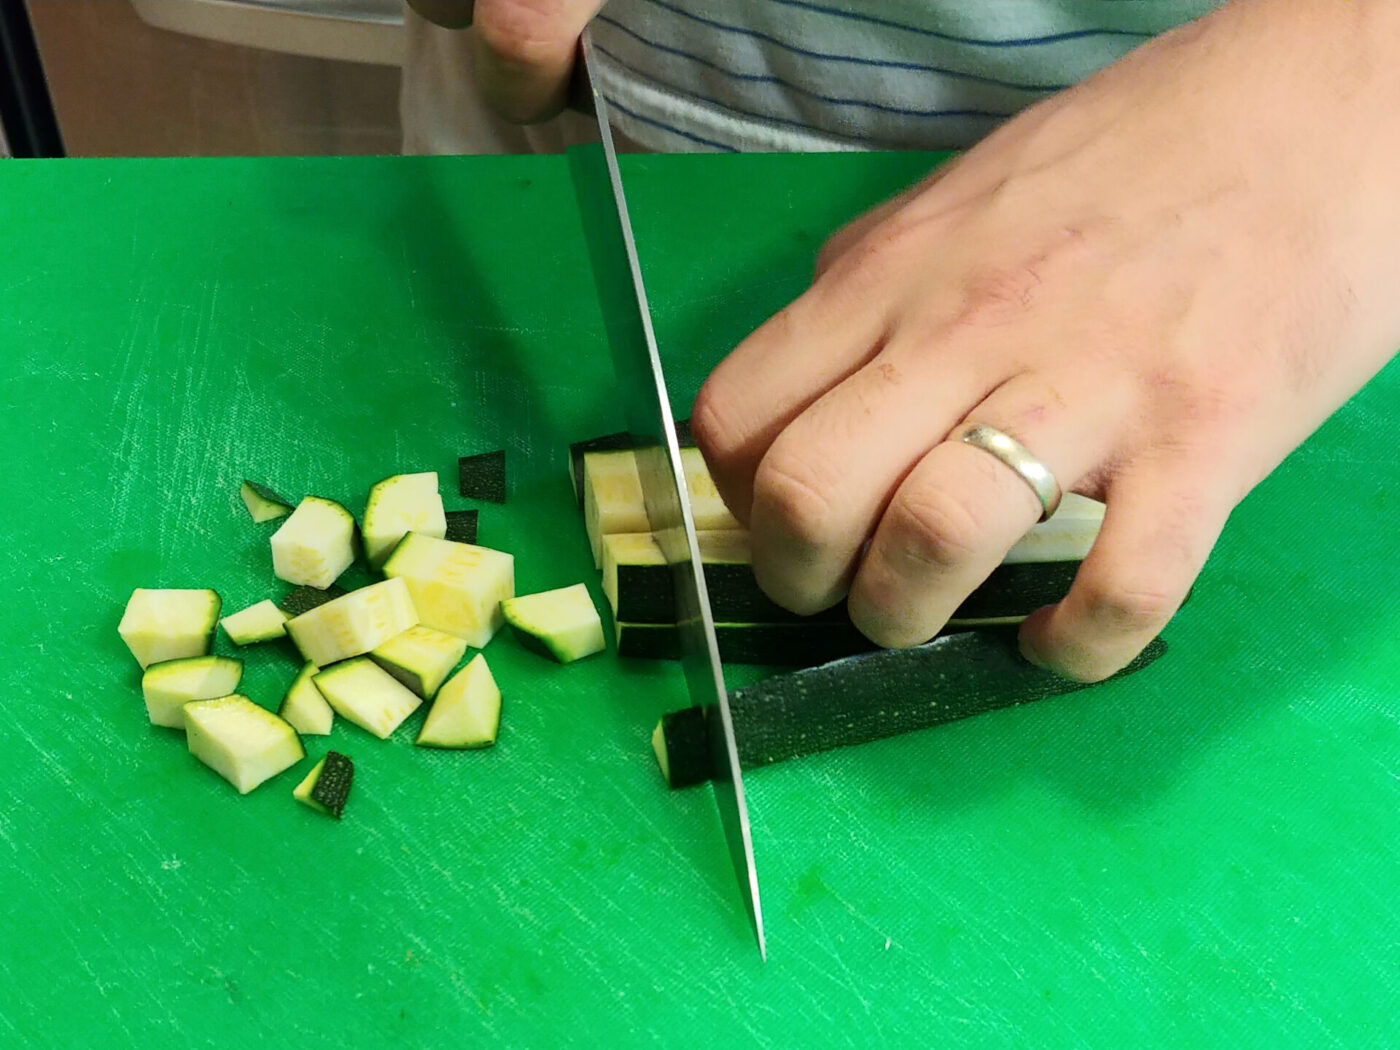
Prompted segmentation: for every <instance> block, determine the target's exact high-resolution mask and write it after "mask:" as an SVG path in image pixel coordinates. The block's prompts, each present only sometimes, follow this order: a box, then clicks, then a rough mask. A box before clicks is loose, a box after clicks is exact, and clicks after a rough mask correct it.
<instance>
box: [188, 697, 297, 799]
mask: <svg viewBox="0 0 1400 1050" xmlns="http://www.w3.org/2000/svg"><path fill="white" fill-rule="evenodd" d="M184 712H185V737H186V740H187V743H188V745H189V749H190V754H192V755H194V756H195V758H197V759H199V760H200V761H201V762H203V763H204V764H205V765H206V766H208V767H209V768H210V769H212V770H214V772H216V773H218V774H219V775H220V776H221V777H223V778H224V779H225V780H227V781H228V782H229V783H230V784H232V785H233V786H234V787H235V788H237V789H238V792H239V793H240V794H243V795H246V794H247V793H248V792H250V791H252V790H253V788H255V787H257V786H258V785H259V784H261V783H263V781H265V780H267V779H268V778H269V777H273V776H276V775H277V774H278V773H280V772H282V771H283V770H284V769H287V768H289V767H291V766H293V765H295V764H296V763H297V762H299V761H301V759H302V758H303V757H304V756H305V754H306V752H305V750H303V748H302V746H301V739H300V738H299V737H298V736H297V732H296V730H295V729H293V728H292V727H291V726H289V725H288V724H287V723H286V722H284V721H283V720H282V719H280V718H278V717H277V716H276V715H274V714H273V713H272V712H271V711H268V710H266V709H265V708H262V707H259V706H258V705H257V704H255V703H253V701H251V700H249V699H248V698H247V697H246V696H240V695H239V694H237V693H234V694H233V695H231V696H224V697H220V698H218V699H216V700H196V701H194V702H193V703H189V704H186V705H185V707H184Z"/></svg>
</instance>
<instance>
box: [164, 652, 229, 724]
mask: <svg viewBox="0 0 1400 1050" xmlns="http://www.w3.org/2000/svg"><path fill="white" fill-rule="evenodd" d="M242 677H243V661H242V660H237V659H234V658H233V657H231V656H187V657H185V658H184V659H182V660H166V661H165V662H164V663H158V664H151V666H150V667H148V668H146V673H145V674H143V675H142V676H141V695H142V696H143V697H144V698H145V700H146V714H147V715H148V716H150V719H151V725H156V726H173V727H175V728H177V729H184V728H185V712H184V707H185V705H186V704H187V703H189V702H190V701H191V700H213V699H215V698H216V697H220V696H228V695H229V694H230V693H232V692H233V691H234V690H235V689H237V688H238V682H239V680H240V679H241V678H242Z"/></svg>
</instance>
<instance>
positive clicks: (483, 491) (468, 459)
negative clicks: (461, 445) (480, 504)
mask: <svg viewBox="0 0 1400 1050" xmlns="http://www.w3.org/2000/svg"><path fill="white" fill-rule="evenodd" d="M457 491H458V493H460V494H461V495H463V496H466V497H467V498H468V499H481V500H486V501H487V502H489V503H504V502H505V501H506V450H505V449H503V448H499V449H496V451H494V452H482V453H480V454H479V455H475V456H462V457H461V458H460V459H458V460H457Z"/></svg>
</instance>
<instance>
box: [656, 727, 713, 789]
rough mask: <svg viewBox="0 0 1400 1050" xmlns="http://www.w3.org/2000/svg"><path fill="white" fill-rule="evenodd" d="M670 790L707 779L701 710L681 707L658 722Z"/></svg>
mask: <svg viewBox="0 0 1400 1050" xmlns="http://www.w3.org/2000/svg"><path fill="white" fill-rule="evenodd" d="M661 732H662V735H663V737H664V738H665V740H666V762H667V765H668V766H669V767H670V772H669V783H670V785H671V786H672V787H690V786H691V785H693V784H703V783H704V782H705V781H707V780H709V779H710V771H711V769H713V768H714V767H713V764H712V763H713V758H712V756H711V755H710V747H709V742H708V741H709V728H708V724H707V719H706V717H705V708H703V707H684V708H682V709H681V710H679V711H672V712H671V713H670V714H669V715H666V716H664V717H663V718H662V719H661Z"/></svg>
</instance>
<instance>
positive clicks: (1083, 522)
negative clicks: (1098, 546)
mask: <svg viewBox="0 0 1400 1050" xmlns="http://www.w3.org/2000/svg"><path fill="white" fill-rule="evenodd" d="M1103 514H1104V505H1103V504H1102V503H1100V502H1099V501H1098V500H1093V499H1090V498H1089V497H1088V496H1081V495H1079V493H1077V492H1066V493H1065V494H1064V497H1063V498H1062V499H1061V500H1060V507H1059V509H1058V510H1056V511H1055V513H1054V515H1053V516H1052V517H1051V518H1050V520H1048V521H1042V522H1040V523H1039V524H1037V525H1033V526H1032V527H1031V530H1030V531H1029V532H1027V533H1026V534H1025V535H1024V536H1022V537H1021V538H1020V539H1019V540H1017V541H1016V545H1015V546H1014V547H1012V548H1011V549H1010V550H1009V551H1007V552H1006V557H1004V558H1003V559H1002V560H1001V563H1002V564H1003V565H1016V564H1018V563H1020V562H1037V561H1083V560H1084V558H1085V557H1086V556H1087V555H1088V553H1089V548H1090V547H1092V546H1093V545H1094V540H1096V539H1098V536H1099V526H1101V525H1102V524H1103Z"/></svg>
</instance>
